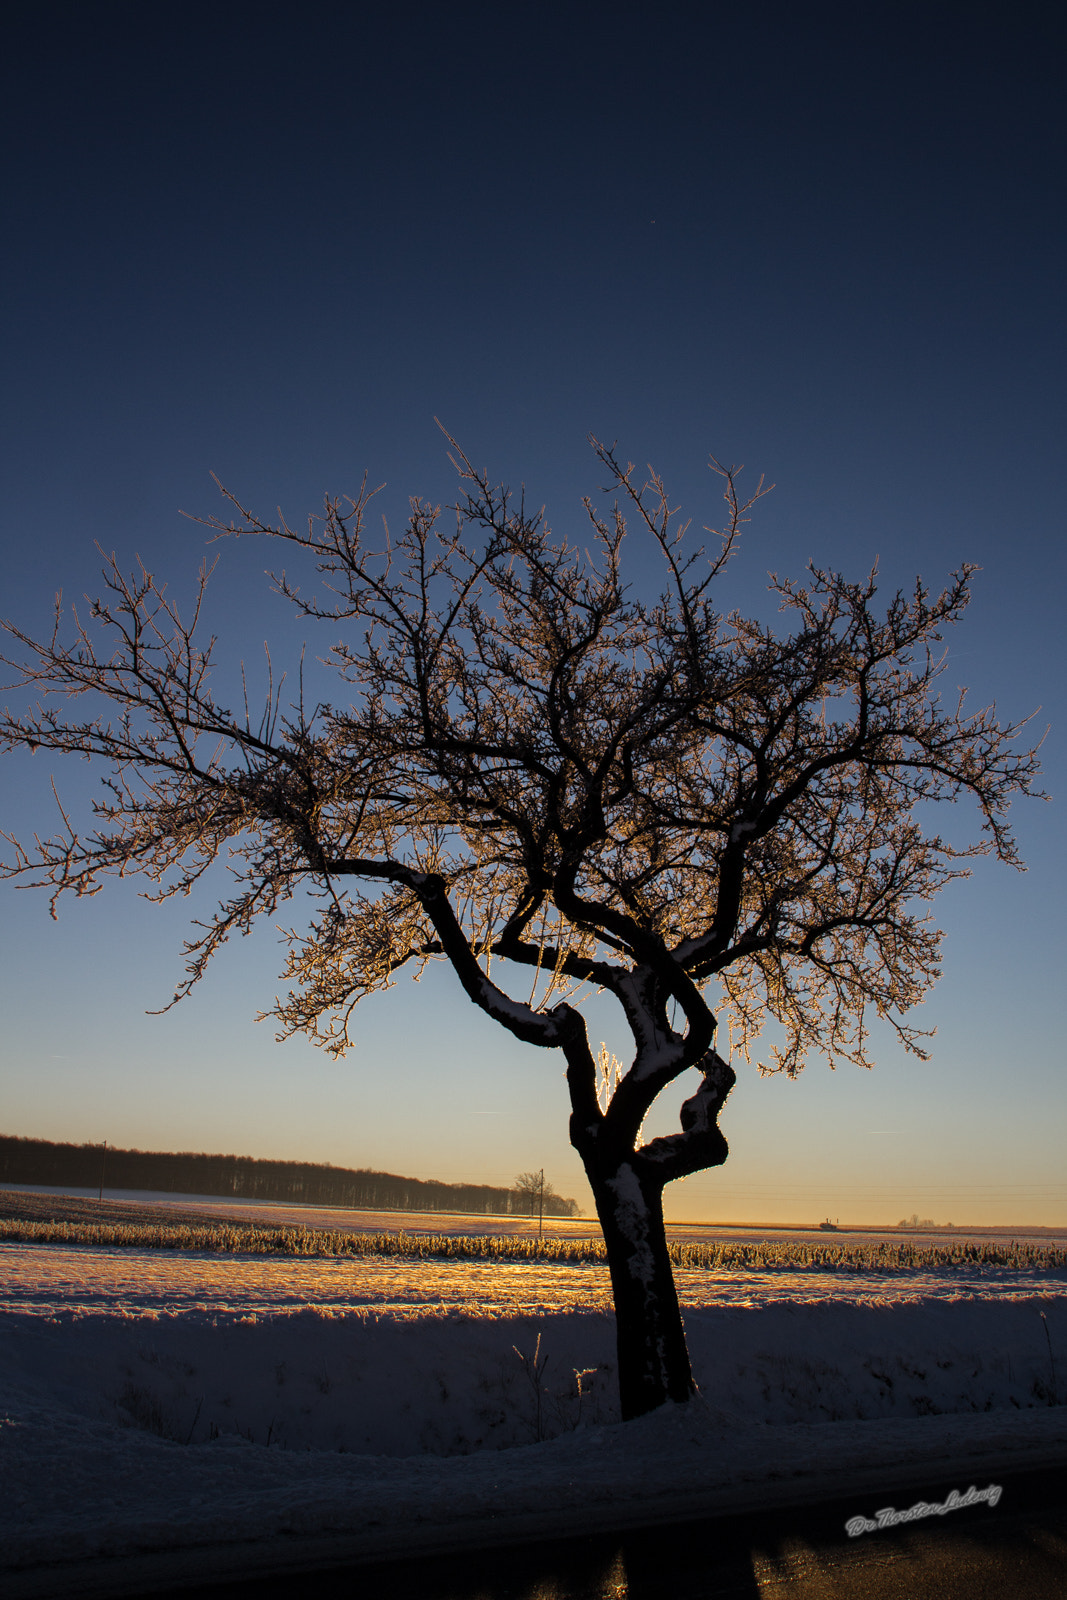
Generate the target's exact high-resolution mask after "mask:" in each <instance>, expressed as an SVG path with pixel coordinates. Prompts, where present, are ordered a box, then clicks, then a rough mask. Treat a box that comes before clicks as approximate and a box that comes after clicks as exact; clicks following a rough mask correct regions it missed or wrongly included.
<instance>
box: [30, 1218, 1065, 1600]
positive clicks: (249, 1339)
mask: <svg viewBox="0 0 1067 1600" xmlns="http://www.w3.org/2000/svg"><path fill="white" fill-rule="evenodd" d="M677 1276H678V1284H679V1291H680V1295H681V1298H682V1302H683V1306H684V1310H685V1320H686V1328H687V1333H688V1338H689V1343H690V1350H691V1354H692V1358H693V1366H694V1371H695V1374H696V1377H697V1381H698V1383H699V1384H700V1388H701V1394H702V1402H701V1403H700V1404H697V1405H693V1406H686V1407H678V1408H674V1407H668V1408H666V1409H665V1410H664V1411H663V1412H662V1413H659V1414H657V1415H656V1416H654V1417H650V1418H646V1419H644V1420H643V1421H641V1422H639V1423H629V1424H625V1425H623V1424H620V1423H619V1422H618V1420H617V1415H618V1414H617V1405H616V1399H615V1393H614V1389H615V1378H614V1323H613V1318H612V1316H611V1311H610V1296H609V1290H608V1280H607V1274H606V1270H605V1269H603V1268H601V1267H598V1266H593V1265H590V1266H582V1267H574V1266H566V1265H554V1264H525V1263H522V1264H520V1263H508V1262H500V1263H492V1264H486V1263H481V1262H478V1263H467V1262H462V1261H409V1260H408V1261H406V1260H404V1259H403V1258H391V1259H389V1260H383V1259H362V1260H361V1259H358V1258H356V1259H344V1260H336V1261H331V1260H319V1259H313V1260H304V1259H293V1258H285V1257H262V1256H261V1257H247V1256H246V1257H241V1256H228V1257H220V1256H213V1255H209V1254H206V1253H196V1252H182V1253H180V1254H179V1253H177V1252H169V1251H165V1250H139V1249H137V1250H135V1249H96V1248H90V1247H84V1246H75V1247H69V1246H25V1245H21V1244H3V1245H0V1480H2V1481H0V1548H2V1549H3V1552H4V1554H3V1558H2V1561H3V1564H5V1565H6V1567H7V1570H8V1574H9V1576H10V1579H11V1584H12V1585H13V1587H11V1588H10V1592H11V1594H12V1595H22V1594H26V1595H29V1594H35V1595H37V1594H41V1595H43V1594H47V1593H62V1592H67V1591H66V1590H65V1589H64V1583H65V1582H67V1581H69V1582H70V1583H71V1585H72V1587H71V1589H70V1591H69V1592H74V1591H75V1588H76V1587H77V1585H76V1584H75V1582H74V1579H73V1578H70V1576H69V1570H68V1575H67V1578H64V1576H63V1573H62V1572H59V1573H57V1572H55V1571H47V1572H46V1571H45V1569H44V1568H43V1567H42V1563H47V1562H54V1561H56V1560H61V1561H66V1562H77V1561H80V1560H84V1559H85V1558H87V1557H92V1558H104V1557H124V1558H126V1559H127V1561H128V1560H129V1559H130V1558H132V1556H133V1553H135V1552H146V1551H147V1552H152V1551H155V1552H160V1553H162V1552H171V1555H169V1556H167V1557H166V1561H167V1566H166V1572H167V1573H168V1574H173V1573H174V1572H176V1571H178V1570H179V1567H180V1566H181V1563H179V1567H175V1566H174V1559H175V1558H174V1556H173V1552H174V1551H176V1550H184V1551H185V1552H186V1555H185V1556H184V1557H183V1560H185V1561H186V1563H188V1561H190V1560H193V1555H191V1554H190V1552H195V1550H196V1549H197V1548H200V1549H203V1548H204V1547H210V1548H211V1550H212V1552H213V1554H212V1557H211V1567H210V1571H211V1572H212V1573H216V1572H219V1571H221V1570H225V1568H226V1565H227V1562H229V1563H230V1567H231V1569H232V1570H235V1571H236V1570H250V1565H249V1564H250V1563H251V1566H252V1567H254V1565H255V1560H256V1559H258V1560H260V1561H261V1562H262V1561H268V1560H269V1562H271V1563H273V1565H274V1566H275V1567H276V1566H277V1565H278V1563H279V1561H282V1560H283V1557H284V1561H286V1562H296V1561H297V1560H298V1557H297V1556H296V1555H294V1551H295V1550H296V1549H297V1547H298V1546H300V1547H301V1548H304V1549H311V1548H312V1545H311V1544H309V1543H308V1541H309V1540H312V1542H313V1541H314V1539H315V1538H316V1537H321V1536H325V1535H327V1534H329V1535H331V1536H332V1537H334V1538H338V1537H340V1538H343V1539H346V1540H348V1541H349V1546H351V1547H352V1548H356V1549H358V1550H363V1551H368V1550H371V1551H373V1550H390V1549H395V1550H400V1549H408V1548H412V1547H414V1546H417V1545H418V1544H419V1543H420V1542H421V1543H422V1544H424V1545H427V1546H428V1547H433V1546H434V1544H435V1542H436V1544H437V1545H438V1546H439V1545H441V1544H442V1542H445V1543H447V1541H448V1539H449V1538H459V1537H468V1538H472V1539H480V1538H486V1537H489V1534H488V1533H487V1530H488V1529H492V1530H495V1531H496V1534H499V1533H500V1532H501V1530H503V1531H506V1530H507V1529H509V1528H510V1529H512V1530H514V1531H516V1532H523V1533H527V1532H529V1531H531V1530H534V1531H536V1529H538V1528H544V1527H546V1526H553V1527H558V1526H566V1525H574V1526H577V1525H578V1524H579V1523H584V1522H586V1521H588V1522H590V1523H592V1524H596V1523H597V1521H598V1519H599V1521H600V1522H601V1523H603V1522H604V1520H605V1519H610V1518H611V1517H612V1516H620V1517H621V1516H624V1515H625V1516H628V1517H630V1518H631V1519H632V1517H633V1516H634V1515H636V1514H640V1515H642V1516H643V1517H645V1518H646V1519H648V1518H653V1519H654V1518H655V1517H659V1516H668V1515H671V1514H672V1513H677V1514H682V1513H683V1512H685V1511H686V1510H687V1509H689V1510H690V1511H691V1510H692V1509H693V1507H694V1506H696V1505H698V1504H705V1503H706V1504H712V1503H715V1504H724V1503H730V1502H731V1497H733V1501H734V1502H737V1501H738V1497H740V1499H741V1500H744V1499H745V1497H746V1496H747V1503H750V1504H751V1503H758V1501H759V1499H760V1497H761V1496H763V1495H772V1494H778V1495H779V1496H780V1495H781V1494H782V1493H783V1492H785V1487H787V1486H788V1485H789V1484H792V1485H793V1486H794V1492H797V1493H800V1492H803V1491H804V1487H805V1485H806V1486H808V1489H809V1490H810V1488H811V1486H812V1485H813V1484H814V1483H815V1482H816V1480H819V1481H822V1480H826V1481H829V1479H831V1478H833V1479H835V1481H837V1480H840V1481H841V1482H844V1481H846V1478H847V1481H848V1483H849V1484H850V1485H854V1484H856V1483H857V1482H859V1481H861V1478H862V1474H863V1473H864V1472H867V1473H871V1472H872V1471H873V1472H875V1474H876V1477H875V1478H874V1479H873V1480H872V1482H873V1483H875V1484H877V1485H879V1486H884V1485H886V1484H889V1483H891V1481H892V1478H893V1474H894V1473H898V1474H899V1472H900V1471H901V1470H902V1468H903V1467H904V1466H905V1465H908V1464H910V1469H912V1470H913V1469H914V1467H915V1464H916V1463H919V1462H924V1461H929V1462H930V1463H933V1462H935V1461H936V1462H937V1463H939V1464H940V1465H942V1466H943V1465H944V1464H945V1463H946V1462H948V1461H960V1462H962V1463H966V1462H976V1463H982V1462H987V1461H989V1460H991V1459H993V1458H995V1459H996V1460H1003V1461H1005V1462H1012V1461H1017V1462H1018V1463H1020V1464H1022V1465H1025V1464H1029V1463H1032V1462H1033V1461H1034V1460H1035V1459H1048V1460H1052V1459H1056V1458H1057V1457H1058V1458H1060V1459H1067V1406H1065V1405H1064V1404H1063V1403H1062V1402H1063V1401H1064V1400H1067V1281H1064V1280H1063V1279H1061V1278H1053V1277H1045V1278H1035V1277H1034V1276H1032V1275H1026V1274H1022V1273H1018V1272H1009V1271H1006V1270H996V1269H990V1268H984V1269H981V1270H974V1269H972V1270H969V1271H967V1272H960V1271H956V1272H952V1273H945V1274H944V1275H941V1276H938V1275H934V1274H924V1275H921V1276H912V1275H904V1274H896V1275H893V1276H892V1277H889V1276H886V1277H875V1276H874V1275H865V1274H851V1273H850V1274H847V1275H839V1274H817V1273H805V1272H795V1273H773V1272H767V1273H761V1274H745V1275H739V1274H736V1273H734V1274H730V1273H718V1272H700V1271H679V1273H678V1275H677ZM538 1340H539V1341H540V1343H539V1344H538ZM535 1360H536V1363H537V1366H538V1369H539V1370H538V1372H537V1374H536V1375H535V1371H534V1367H535ZM1035 1452H1036V1455H1035ZM932 1470H933V1466H932V1465H931V1471H932ZM961 1470H963V1469H962V1468H961ZM879 1472H880V1473H881V1477H878V1476H877V1474H878V1473H879ZM842 1474H844V1475H845V1477H842ZM970 1481H971V1479H968V1482H961V1484H960V1486H959V1487H960V1489H961V1491H962V1490H965V1489H966V1488H967V1487H968V1483H969V1482H970ZM872 1492H874V1491H873V1489H872ZM878 1503H879V1504H885V1503H886V1501H885V1500H884V1499H880V1500H879V1501H878ZM576 1518H577V1519H578V1522H575V1519H576ZM568 1519H570V1522H569V1523H568ZM293 1533H299V1534H302V1535H304V1536H305V1539H304V1540H303V1541H300V1540H297V1541H294V1540H293V1539H292V1538H291V1537H288V1535H291V1534H293ZM283 1534H285V1535H286V1538H285V1539H283V1546H284V1550H282V1546H279V1544H278V1540H279V1539H280V1538H282V1536H283ZM248 1540H256V1541H259V1543H258V1544H257V1545H256V1547H255V1548H256V1549H257V1550H258V1551H260V1555H259V1556H258V1557H253V1556H252V1555H251V1554H250V1547H249V1546H247V1544H241V1543H240V1542H241V1541H248ZM315 1548H318V1546H315ZM220 1549H223V1550H226V1551H228V1552H229V1554H228V1555H226V1556H225V1557H223V1556H220V1554H219V1551H220ZM280 1550H282V1554H279V1551H280ZM239 1551H243V1554H240V1553H239ZM264 1551H266V1552H268V1554H267V1555H264V1554H263V1553H262V1552H264ZM271 1552H272V1553H271ZM157 1559H159V1560H163V1556H162V1554H160V1555H159V1556H158V1558H157ZM242 1563H243V1564H242ZM13 1569H17V1570H13ZM64 1570H67V1569H64ZM70 1570H73V1569H70ZM141 1570H142V1569H140V1568H139V1569H138V1571H139V1572H141ZM161 1570H162V1569H161ZM182 1570H186V1569H185V1568H182ZM189 1570H191V1571H193V1572H194V1575H195V1572H196V1570H198V1569H195V1567H194V1568H192V1569H189ZM42 1573H44V1576H42ZM201 1578H202V1579H203V1574H201ZM138 1581H139V1582H141V1584H142V1586H144V1587H147V1586H150V1585H147V1584H145V1582H144V1578H143V1572H142V1576H141V1578H140V1579H139V1580H138ZM49 1585H51V1587H49ZM116 1585H117V1587H116V1588H115V1590H114V1592H116V1593H117V1592H120V1589H121V1585H120V1584H118V1580H117V1579H116ZM20 1586H21V1587H20ZM100 1592H105V1591H103V1590H101V1591H100Z"/></svg>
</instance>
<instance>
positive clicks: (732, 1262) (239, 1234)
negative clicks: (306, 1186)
mask: <svg viewBox="0 0 1067 1600" xmlns="http://www.w3.org/2000/svg"><path fill="white" fill-rule="evenodd" d="M0 1239H3V1240H8V1241H10V1242H13V1243H15V1242H21V1243H25V1244H36V1245H48V1244H62V1245H79V1244H80V1245H88V1246H95V1247H96V1248H101V1247H115V1246H118V1247H128V1248H134V1249H142V1250H143V1249H156V1250H201V1251H208V1252H213V1253H218V1254H227V1255H253V1256H263V1255H272V1256H300V1257H308V1256H312V1257H334V1258H343V1257H359V1256H378V1257H404V1258H407V1259H413V1260H418V1259H428V1260H438V1261H516V1262H537V1263H551V1262H558V1263H560V1264H561V1265H565V1266H579V1265H583V1264H586V1263H588V1264H597V1265H603V1264H604V1262H605V1260H606V1255H605V1250H604V1244H603V1241H602V1240H600V1239H595V1238H587V1239H558V1238H556V1239H552V1238H549V1239H537V1238H531V1237H514V1236H512V1237H500V1236H496V1235H493V1234H479V1235H462V1234H461V1235H453V1234H409V1233H381V1232H366V1233H349V1232H344V1231H339V1230H332V1229H320V1228H306V1227H263V1226H257V1225H256V1224H254V1223H247V1224H245V1223H234V1222H214V1223H212V1222H208V1223H205V1222H202V1221H194V1222H185V1221H177V1220H168V1221H166V1222H155V1221H152V1222H112V1221H102V1222H92V1221H87V1220H63V1219H57V1218H33V1217H26V1216H22V1217H6V1218H2V1219H0ZM669 1250H670V1255H671V1260H672V1262H673V1263H674V1265H675V1266H678V1267H688V1268H697V1269H699V1268H705V1269H707V1270H709V1271H720V1272H721V1271H737V1272H758V1271H766V1270H768V1269H770V1270H773V1269H775V1268H781V1269H783V1270H788V1271H797V1270H805V1269H808V1270H811V1271H815V1272H827V1271H830V1272H833V1271H842V1272H880V1273H882V1272H914V1271H927V1272H929V1271H941V1270H945V1269H948V1270H951V1269H952V1268H953V1267H959V1268H967V1269H972V1270H973V1269H974V1268H975V1267H1001V1268H1003V1267H1008V1268H1012V1269H1014V1270H1016V1271H1034V1272H1042V1273H1048V1272H1067V1249H1065V1248H1064V1247H1063V1246H1060V1245H1034V1244H1028V1243H1021V1242H1018V1241H1015V1240H1008V1241H1004V1242H992V1241H962V1240H960V1241H953V1242H951V1243H949V1242H945V1243H944V1244H941V1243H938V1244H917V1243H915V1242H913V1241H910V1240H900V1241H897V1240H884V1241H881V1242H879V1243H862V1244H861V1243H858V1242H857V1243H851V1242H849V1243H846V1242H838V1241H833V1242H831V1241H829V1240H828V1241H827V1242H826V1243H822V1242H821V1241H820V1242H814V1241H808V1240H802V1239H785V1240H781V1239H768V1240H763V1241H739V1240H716V1241H709V1242H708V1243H700V1244H691V1243H684V1242H681V1241H672V1242H671V1243H670V1245H669Z"/></svg>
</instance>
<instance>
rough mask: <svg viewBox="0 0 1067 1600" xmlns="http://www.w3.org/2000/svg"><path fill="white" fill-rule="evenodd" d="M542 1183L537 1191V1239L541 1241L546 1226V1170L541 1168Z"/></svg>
mask: <svg viewBox="0 0 1067 1600" xmlns="http://www.w3.org/2000/svg"><path fill="white" fill-rule="evenodd" d="M540 1177H541V1183H540V1187H539V1188H538V1191H537V1237H538V1238H539V1239H540V1238H541V1236H542V1234H543V1232H544V1225H545V1169H544V1167H542V1168H541V1173H540Z"/></svg>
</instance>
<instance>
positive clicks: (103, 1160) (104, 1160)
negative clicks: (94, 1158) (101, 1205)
mask: <svg viewBox="0 0 1067 1600" xmlns="http://www.w3.org/2000/svg"><path fill="white" fill-rule="evenodd" d="M106 1166H107V1140H106V1139H105V1140H104V1148H103V1151H102V1152H101V1155H100V1198H101V1200H102V1199H103V1198H104V1168H105V1167H106Z"/></svg>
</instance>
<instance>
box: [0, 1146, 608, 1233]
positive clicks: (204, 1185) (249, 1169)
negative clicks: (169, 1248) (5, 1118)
mask: <svg viewBox="0 0 1067 1600" xmlns="http://www.w3.org/2000/svg"><path fill="white" fill-rule="evenodd" d="M101 1175H103V1182H104V1184H105V1186H106V1187H107V1188H108V1189H154V1190H158V1191H160V1192H162V1193H166V1194H208V1195H225V1196H227V1197H232V1198H233V1199H235V1200H273V1201H282V1202H288V1203H290V1204H297V1205H314V1206H350V1207H353V1208H358V1207H365V1208H367V1209H369V1210H376V1211H469V1212H480V1213H483V1214H485V1213H490V1214H494V1215H505V1216H507V1215H510V1214H512V1213H514V1214H517V1215H523V1216H526V1215H529V1213H530V1197H529V1195H528V1194H526V1193H524V1192H523V1191H521V1190H520V1189H517V1188H509V1189H503V1188H493V1187H492V1186H491V1185H489V1184H484V1183H437V1182H435V1181H434V1180H432V1179H422V1178H401V1177H398V1176H397V1175H396V1174H395V1173H392V1172H372V1171H369V1170H368V1169H366V1168H363V1167H358V1168H355V1169H353V1168H349V1167H333V1166H330V1165H329V1164H328V1163H325V1164H319V1163H316V1162H310V1161H259V1160H257V1159H256V1158H255V1157H254V1156H234V1155H198V1154H195V1153H193V1152H189V1151H183V1152H180V1153H177V1154H171V1153H170V1152H168V1151H163V1150H119V1149H112V1147H111V1146H110V1145H108V1147H107V1150H106V1152H105V1151H104V1149H103V1147H102V1146H101V1145H98V1144H54V1143H52V1142H51V1141H50V1140H48V1139H21V1138H16V1137H14V1136H12V1135H10V1134H0V1186H2V1185H3V1184H5V1183H39V1184H61V1183H62V1184H70V1185H72V1186H73V1187H75V1188H79V1189H89V1188H96V1187H97V1185H98V1184H99V1183H100V1182H101ZM544 1211H545V1215H546V1216H552V1217H576V1216H577V1215H578V1206H577V1204H576V1202H575V1201H573V1200H566V1199H564V1198H563V1196H562V1195H558V1194H556V1193H555V1191H554V1190H553V1189H552V1188H551V1186H550V1185H549V1184H546V1185H545V1191H544Z"/></svg>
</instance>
